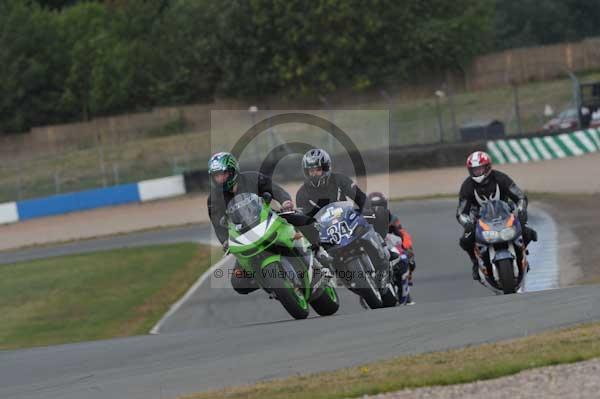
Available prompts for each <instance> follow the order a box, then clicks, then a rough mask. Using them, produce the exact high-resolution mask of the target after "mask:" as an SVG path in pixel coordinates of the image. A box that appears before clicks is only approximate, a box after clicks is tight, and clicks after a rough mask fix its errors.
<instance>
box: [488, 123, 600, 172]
mask: <svg viewBox="0 0 600 399" xmlns="http://www.w3.org/2000/svg"><path fill="white" fill-rule="evenodd" d="M487 149H488V152H489V153H490V155H491V157H492V160H493V161H494V162H495V163H498V164H503V163H521V162H534V161H545V160H550V159H559V158H565V157H573V156H578V155H583V154H587V153H591V152H596V151H600V129H588V130H580V131H577V132H572V133H563V134H559V135H555V136H543V137H530V138H521V139H510V140H494V141H488V142H487Z"/></svg>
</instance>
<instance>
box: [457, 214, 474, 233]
mask: <svg viewBox="0 0 600 399" xmlns="http://www.w3.org/2000/svg"><path fill="white" fill-rule="evenodd" d="M458 221H459V222H460V224H461V225H462V226H463V228H464V229H465V232H470V231H474V230H475V222H474V221H473V218H472V217H471V216H469V215H465V214H462V215H460V216H459V218H458Z"/></svg>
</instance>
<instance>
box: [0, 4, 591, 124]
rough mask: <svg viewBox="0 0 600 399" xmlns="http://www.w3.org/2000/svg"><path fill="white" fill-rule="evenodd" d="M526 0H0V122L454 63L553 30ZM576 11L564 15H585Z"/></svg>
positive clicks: (307, 85) (364, 79)
mask: <svg viewBox="0 0 600 399" xmlns="http://www.w3.org/2000/svg"><path fill="white" fill-rule="evenodd" d="M550 3H552V4H553V3H556V4H555V5H554V6H553V7H554V8H551V9H550V10H551V11H547V15H546V14H544V15H542V16H543V18H546V19H547V18H558V17H563V16H564V15H565V14H569V13H565V12H564V6H559V3H560V4H562V3H568V4H572V5H573V7H575V5H577V6H578V7H579V6H582V7H583V6H584V5H585V4H584V3H585V2H583V1H578V0H566V1H565V0H547V1H545V2H543V7H544V9H545V8H546V7H547V6H548V4H550ZM579 3H581V4H579ZM502 4H506V5H505V6H503V5H502ZM535 4H536V3H534V2H533V1H530V0H520V1H516V0H502V1H500V0H454V1H452V2H449V1H447V0H429V1H426V2H424V1H422V0H402V1H397V0H372V1H368V2H367V1H361V0H312V1H310V2H309V1H304V0H104V1H91V0H87V1H81V0H44V1H42V0H38V1H34V0H3V1H2V2H0V133H18V132H23V131H27V130H28V129H30V128H31V127H32V126H40V125H47V124H54V123H64V122H71V121H80V120H89V119H90V118H92V117H96V116H103V115H110V114H118V113H125V112H135V111H141V110H148V109H150V108H152V107H155V106H162V105H179V104H189V103H198V102H210V101H212V99H213V98H214V97H215V96H236V97H248V96H252V97H255V98H256V97H261V96H266V95H270V94H274V93H279V94H284V95H286V96H289V97H301V96H312V95H318V94H325V93H328V92H332V91H334V90H337V89H339V88H350V89H353V90H358V91H360V90H364V89H368V88H372V87H377V86H381V85H384V84H385V83H386V82H387V81H389V80H394V81H399V80H400V81H402V80H406V81H408V80H411V79H414V78H415V77H418V76H419V75H421V74H423V73H426V72H431V73H435V72H442V71H445V70H452V69H461V68H463V67H464V66H466V65H468V63H469V61H470V60H471V59H472V58H473V57H475V56H477V55H479V54H482V53H485V52H489V51H492V50H494V49H495V48H502V47H503V46H506V45H509V43H510V45H519V43H523V44H537V43H533V42H535V41H536V40H537V41H539V40H542V39H541V38H540V37H536V34H538V36H539V34H540V33H539V31H540V30H541V28H540V26H543V27H545V29H544V32H545V34H547V35H548V37H546V36H544V37H543V40H559V39H560V38H559V37H558V36H560V35H559V33H560V32H561V30H560V27H559V25H560V24H559V23H556V24H554V22H553V23H552V24H551V23H543V22H539V25H540V26H538V25H536V24H537V23H538V22H536V21H538V20H536V19H534V20H531V19H527V17H526V16H525V15H522V14H523V12H524V11H527V12H528V13H530V14H531V15H533V14H536V15H537V14H539V13H540V11H539V10H538V8H540V7H541V6H539V5H538V6H535ZM537 4H539V2H538V3H537ZM520 5H521V7H520ZM561 7H562V8H561ZM584 9H585V10H588V9H589V10H588V11H587V13H586V14H585V15H584V16H585V17H586V18H587V17H589V16H590V15H591V13H596V14H598V11H597V10H595V9H594V7H591V6H585V7H584ZM578 10H581V9H578ZM578 12H579V13H581V12H582V11H578ZM571 14H572V13H571ZM571 14H569V15H571ZM577 15H578V14H573V15H572V17H571V18H572V19H573V20H576V19H577V18H580V17H581V18H583V17H584V16H580V17H577ZM514 16H518V17H519V19H514ZM540 18H541V17H540ZM596 20H597V19H596ZM532 21H533V22H532ZM589 22H590V23H586V24H573V29H574V30H572V31H569V32H568V35H570V36H568V37H569V38H576V37H577V35H579V34H585V35H588V34H593V33H594V30H598V29H599V28H598V27H597V26H596V25H594V24H593V21H592V20H590V21H589ZM500 25H501V26H500ZM521 25H522V26H521ZM500 28H502V29H500ZM577 29H580V30H581V32H580V31H579V30H577ZM509 39H510V40H512V41H510V40H509Z"/></svg>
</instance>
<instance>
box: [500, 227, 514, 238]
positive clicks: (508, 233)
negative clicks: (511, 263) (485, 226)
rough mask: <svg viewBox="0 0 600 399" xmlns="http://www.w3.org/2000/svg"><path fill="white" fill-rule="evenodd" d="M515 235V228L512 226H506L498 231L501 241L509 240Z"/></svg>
mask: <svg viewBox="0 0 600 399" xmlns="http://www.w3.org/2000/svg"><path fill="white" fill-rule="evenodd" d="M516 235H517V230H515V228H514V227H507V228H505V229H502V231H501V232H500V238H501V239H502V240H503V241H511V240H513V239H514V238H515V236H516Z"/></svg>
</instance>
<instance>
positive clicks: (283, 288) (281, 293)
mask: <svg viewBox="0 0 600 399" xmlns="http://www.w3.org/2000/svg"><path fill="white" fill-rule="evenodd" d="M284 217H285V216H284V215H283V214H281V215H278V214H277V213H275V212H274V211H273V210H272V209H271V206H270V197H269V196H268V195H266V196H265V199H264V200H263V198H261V197H259V196H258V195H256V194H252V193H243V194H238V195H236V196H235V197H234V198H233V199H232V200H231V202H230V203H229V205H228V206H227V210H226V216H225V219H226V220H225V221H224V223H226V224H227V228H228V229H229V252H230V253H231V254H232V255H233V256H235V257H236V259H237V261H238V263H239V264H240V266H241V267H242V269H243V271H244V273H248V274H247V275H248V276H249V277H252V278H254V279H256V282H257V283H258V285H259V286H260V287H261V288H263V289H264V290H265V291H267V292H268V293H269V295H270V296H271V297H272V298H273V297H274V298H276V299H277V300H279V302H281V304H282V305H283V307H284V308H285V310H287V311H288V313H289V314H290V315H291V316H292V317H294V318H295V319H305V318H306V317H307V316H308V314H309V304H310V306H312V308H313V309H314V310H315V311H316V312H317V313H318V314H319V315H321V316H328V315H332V314H334V313H335V312H337V310H338V308H339V306H340V303H339V298H338V295H337V292H336V290H335V286H334V282H333V281H332V280H331V279H330V278H327V277H324V276H323V275H322V274H319V275H320V277H321V278H319V279H318V281H313V277H314V269H313V262H316V259H314V256H313V253H312V251H311V249H310V244H309V242H308V240H307V239H306V238H304V237H303V236H302V234H300V233H298V232H297V231H296V229H295V228H294V226H293V225H292V224H290V223H289V222H288V221H287V220H286V219H285V218H284Z"/></svg>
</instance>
